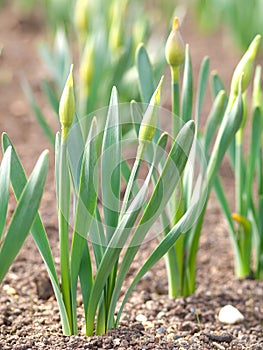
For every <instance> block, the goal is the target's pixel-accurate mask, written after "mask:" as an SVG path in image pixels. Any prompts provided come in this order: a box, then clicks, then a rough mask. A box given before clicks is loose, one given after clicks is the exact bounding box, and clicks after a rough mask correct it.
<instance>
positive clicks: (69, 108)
mask: <svg viewBox="0 0 263 350" xmlns="http://www.w3.org/2000/svg"><path fill="white" fill-rule="evenodd" d="M72 71H73V65H71V67H70V72H69V75H68V79H67V81H66V84H65V87H64V90H63V92H62V95H61V98H60V102H59V118H60V124H61V129H62V140H63V141H65V140H66V138H67V136H68V131H69V128H70V126H71V124H72V122H73V118H74V113H75V97H74V86H73V73H72Z"/></svg>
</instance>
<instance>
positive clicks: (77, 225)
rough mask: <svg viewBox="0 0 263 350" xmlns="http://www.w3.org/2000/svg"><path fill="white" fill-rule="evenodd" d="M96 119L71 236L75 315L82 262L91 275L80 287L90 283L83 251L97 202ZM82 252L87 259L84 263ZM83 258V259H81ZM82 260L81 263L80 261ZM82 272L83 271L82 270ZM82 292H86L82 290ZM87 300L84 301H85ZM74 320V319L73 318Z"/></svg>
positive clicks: (90, 268)
mask: <svg viewBox="0 0 263 350" xmlns="http://www.w3.org/2000/svg"><path fill="white" fill-rule="evenodd" d="M96 132H97V128H96V119H93V122H92V125H91V129H90V133H89V137H88V140H87V143H86V146H85V150H84V156H83V160H82V167H81V178H80V185H79V192H78V196H77V205H76V216H75V222H74V232H73V238H72V248H71V289H72V303H73V305H72V306H73V313H75V317H76V293H77V280H78V275H79V269H80V266H81V264H82V268H83V266H84V265H86V267H87V273H88V272H89V271H91V276H86V279H85V278H84V277H83V276H82V287H83V288H91V286H90V285H86V286H85V285H84V284H85V281H86V280H88V281H91V280H92V267H91V261H90V256H89V252H87V251H86V252H84V250H85V245H86V244H87V234H88V231H89V228H90V225H91V223H92V220H93V218H94V214H95V209H96V203H97V183H96V182H95V183H94V181H96V179H97V177H98V176H97V166H96V162H97V152H96ZM83 252H84V253H85V256H86V257H87V258H88V259H89V260H87V261H86V262H85V263H84V260H83ZM82 260H83V261H82ZM81 261H82V263H81ZM82 273H83V272H82ZM83 293H86V292H85V291H83ZM87 302H88V301H85V303H87ZM75 321H76V320H75Z"/></svg>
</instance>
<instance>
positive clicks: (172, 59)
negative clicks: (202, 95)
mask: <svg viewBox="0 0 263 350" xmlns="http://www.w3.org/2000/svg"><path fill="white" fill-rule="evenodd" d="M165 57H166V61H167V63H168V64H169V65H170V67H171V70H172V73H173V75H174V80H175V81H177V80H178V78H179V69H180V66H181V64H182V63H183V62H184V57H185V47H184V42H183V39H182V37H181V34H180V32H179V19H178V17H175V18H174V21H173V28H172V31H171V33H170V35H169V37H168V39H167V42H166V45H165Z"/></svg>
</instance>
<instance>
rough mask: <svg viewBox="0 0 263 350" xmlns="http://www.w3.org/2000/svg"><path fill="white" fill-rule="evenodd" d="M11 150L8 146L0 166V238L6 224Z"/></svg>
mask: <svg viewBox="0 0 263 350" xmlns="http://www.w3.org/2000/svg"><path fill="white" fill-rule="evenodd" d="M11 152H12V148H11V147H8V148H7V150H6V151H5V153H4V157H3V159H2V162H1V166H0V198H1V200H0V240H1V237H2V235H3V231H4V228H5V224H6V214H7V208H8V198H9V185H10V184H9V183H10V169H11Z"/></svg>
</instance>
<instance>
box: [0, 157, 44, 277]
mask: <svg viewBox="0 0 263 350" xmlns="http://www.w3.org/2000/svg"><path fill="white" fill-rule="evenodd" d="M47 170H48V152H47V151H45V152H43V153H42V155H41V156H40V157H39V160H38V162H37V164H36V165H35V168H34V170H33V172H32V174H31V176H30V178H29V180H28V183H27V184H26V186H25V188H24V190H23V192H22V194H21V196H20V198H19V201H18V204H17V207H16V209H15V212H14V214H13V216H12V219H11V222H10V224H9V227H8V229H7V232H6V236H5V240H4V242H3V244H2V246H1V250H0V261H1V269H0V282H1V281H2V279H3V277H4V276H5V274H6V272H7V271H8V269H9V267H10V265H11V264H12V262H13V261H14V259H15V257H16V255H17V253H18V252H19V250H20V248H21V247H22V245H23V243H24V241H25V239H26V237H27V235H28V233H29V231H30V228H31V226H32V223H33V221H34V219H35V216H36V213H37V211H38V208H39V205H40V201H41V198H42V194H43V190H44V185H45V181H46V175H47Z"/></svg>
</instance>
